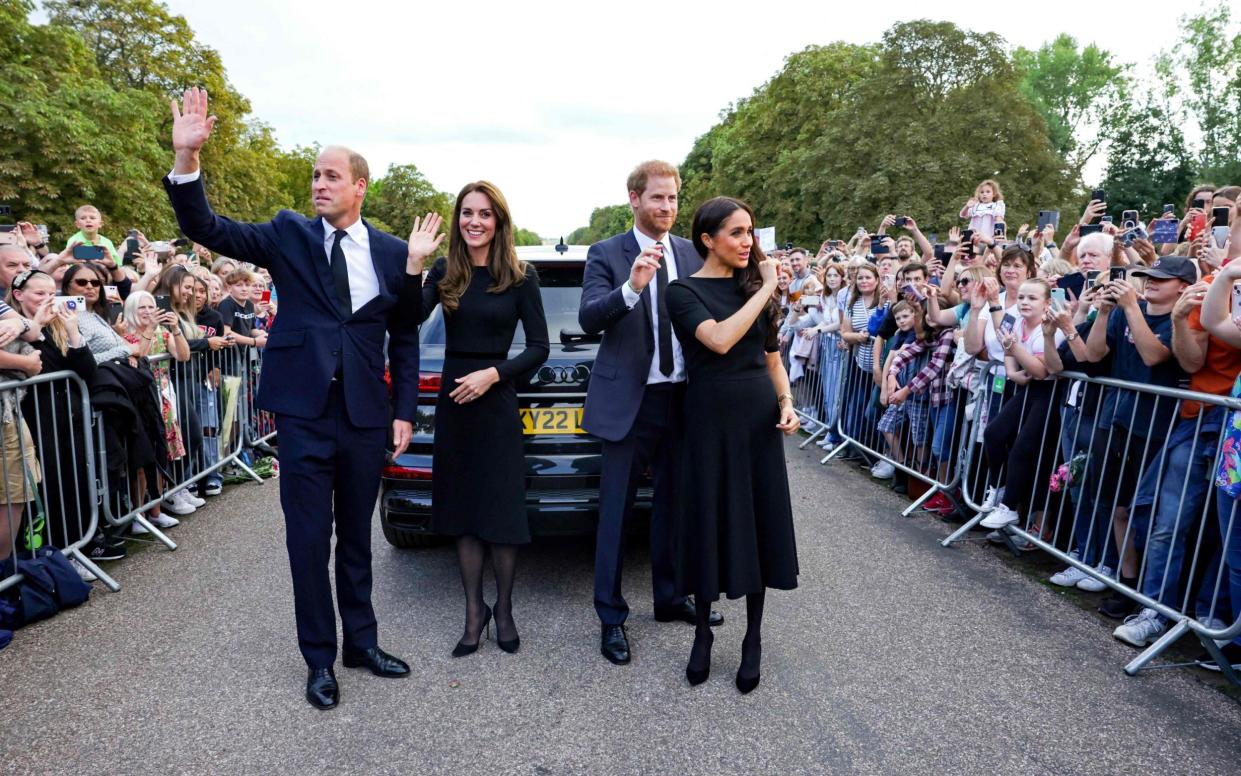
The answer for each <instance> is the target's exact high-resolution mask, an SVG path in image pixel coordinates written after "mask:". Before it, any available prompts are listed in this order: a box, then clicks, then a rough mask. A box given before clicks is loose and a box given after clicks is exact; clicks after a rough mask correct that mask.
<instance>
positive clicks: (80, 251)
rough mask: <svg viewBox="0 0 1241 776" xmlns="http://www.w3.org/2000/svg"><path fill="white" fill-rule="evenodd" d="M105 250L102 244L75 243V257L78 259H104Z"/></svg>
mask: <svg viewBox="0 0 1241 776" xmlns="http://www.w3.org/2000/svg"><path fill="white" fill-rule="evenodd" d="M103 256H104V251H103V246H102V245H75V246H73V258H75V259H77V260H78V261H103Z"/></svg>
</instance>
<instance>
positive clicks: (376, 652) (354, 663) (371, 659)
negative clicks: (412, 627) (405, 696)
mask: <svg viewBox="0 0 1241 776" xmlns="http://www.w3.org/2000/svg"><path fill="white" fill-rule="evenodd" d="M342 662H344V664H345V668H369V669H370V672H371V673H372V674H374V675H375V676H387V677H393V676H405V675H406V674H408V673H409V666H408V665H406V664H405V661H403V660H400V659H399V658H395V657H393V656H392V655H389V654H388V653H387V652H384V651H383V650H382V649H380V648H379V647H371V648H370V649H368V650H365V651H363V652H346V653H345V654H344V657H343V658H342Z"/></svg>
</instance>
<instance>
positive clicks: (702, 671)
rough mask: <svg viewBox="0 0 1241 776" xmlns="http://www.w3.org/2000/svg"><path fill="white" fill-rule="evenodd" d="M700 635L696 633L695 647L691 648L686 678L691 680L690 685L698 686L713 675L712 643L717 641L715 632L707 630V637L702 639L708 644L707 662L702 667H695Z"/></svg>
mask: <svg viewBox="0 0 1241 776" xmlns="http://www.w3.org/2000/svg"><path fill="white" fill-rule="evenodd" d="M699 638H700V637H699V636H698V635H697V634H695V635H694V647H693V648H691V649H690V654H689V663H687V664H686V665H685V679H686V680H687V681H688V682H689V685H690V687H696V686H698V685H700V684H702V683H703V682H705V681H707V678H708V677H709V676H711V645H712V644H713V643H714V642H715V634H713V633H711V632H710V631H707V637H706V638H705V639H702V642H703V643H704V644H705V645H706V653H707V663H706V665H704V666H703V667H702V668H694V650H695V649H696V648H697V647H698V641H699Z"/></svg>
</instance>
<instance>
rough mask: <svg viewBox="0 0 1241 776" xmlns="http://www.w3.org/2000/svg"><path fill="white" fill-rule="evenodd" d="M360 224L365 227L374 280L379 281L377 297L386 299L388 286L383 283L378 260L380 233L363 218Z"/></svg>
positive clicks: (381, 266)
mask: <svg viewBox="0 0 1241 776" xmlns="http://www.w3.org/2000/svg"><path fill="white" fill-rule="evenodd" d="M362 224H363V225H364V226H366V233H367V235H369V237H370V244H371V265H372V266H374V267H375V279H376V280H378V281H379V296H380V297H382V298H385V299H386V298H387V296H388V284H387V282H385V281H384V265H383V262H382V261H381V260H380V258H379V245H380V242H379V235H380V234H381V232H380V231H379V230H378V229H376V228H375V227H373V226H371V225H370V224H368V223H366V219H365V218H364V219H362Z"/></svg>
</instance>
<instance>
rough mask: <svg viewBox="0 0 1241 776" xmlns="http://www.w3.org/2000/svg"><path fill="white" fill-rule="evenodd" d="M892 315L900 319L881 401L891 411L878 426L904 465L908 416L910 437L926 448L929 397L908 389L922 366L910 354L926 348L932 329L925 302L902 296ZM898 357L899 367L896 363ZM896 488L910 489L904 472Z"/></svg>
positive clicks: (897, 476) (895, 457)
mask: <svg viewBox="0 0 1241 776" xmlns="http://www.w3.org/2000/svg"><path fill="white" fill-rule="evenodd" d="M892 316H893V317H894V318H895V319H896V329H897V331H896V334H894V335H893V336H892V339H891V344H892V347H891V349H890V350H889V351H888V356H887V359H886V361H885V362H884V367H883V375H884V380H883V384H882V386H881V387H880V394H879V403H880V404H883V405H885V406H886V407H887V410H885V411H884V413H883V417H881V418H880V419H879V426H878V429H879V433H881V434H883V438H884V441H886V442H887V444H888V455H889V456H890V457H891V458H892V460H894V461H896V462H897V463H900V464H904V463H905V450H904V445H903V444H902V443H901V439H900V437H899V433H900V429H901V426H903V425H904V424H905V419H906V418H908V419H909V427H910V437H911V438H912V439H913V443H914V445H915V446H916V447H918V448H919V449H922V448H925V447H926V430H927V422H928V416H929V412H928V406H929V405H928V397H927V396H925V395H923V394H921V393H919V394H917V395H914V394H913V393H912V392H911V391H910V390H907V387H908V386H909V385H910V383H911V381H912V380H913V378H914V376H915V375H916V374H917V373H918V372H919V371H920V370H919V367H920V366H921V365H920V364H919V363H918V362H917V361H916V360H914V358H913V357H912V356H909V355H906V354H907V352H910V351H913V350H914V349H915V348H917V352H919V353H920V352H922V349H923V348H921V347H918V344H919V343H925V340H926V338H927V336H928V334H929V333H930V332H929V331H928V330H927V329H926V327H925V324H924V321H923V315H922V307H921V305H918V304H913V303H911V302H909V301H907V300H903V299H902V300H901V301H899V302H897V303H896V304H895V305H893V307H892ZM902 356H904V357H902ZM898 359H899V363H900V366H899V368H898V367H897V366H896V363H897V361H898ZM889 465H890V464H889ZM893 468H895V467H893ZM893 490H896V491H897V492H904V491H905V490H906V487H905V478H904V475H903V473H900V472H894V473H893Z"/></svg>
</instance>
